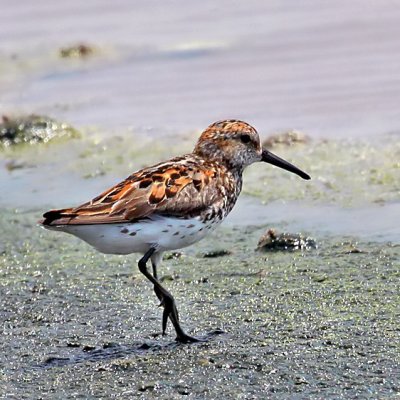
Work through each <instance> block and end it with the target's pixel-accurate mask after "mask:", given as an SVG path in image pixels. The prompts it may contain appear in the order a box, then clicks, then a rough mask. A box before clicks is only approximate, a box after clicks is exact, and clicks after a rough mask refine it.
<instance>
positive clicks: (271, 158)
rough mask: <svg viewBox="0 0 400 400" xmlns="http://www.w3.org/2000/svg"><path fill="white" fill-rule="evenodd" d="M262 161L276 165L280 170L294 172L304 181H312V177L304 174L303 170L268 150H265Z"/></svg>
mask: <svg viewBox="0 0 400 400" xmlns="http://www.w3.org/2000/svg"><path fill="white" fill-rule="evenodd" d="M261 161H264V162H267V163H269V164H272V165H275V166H277V167H279V168H283V169H286V171H290V172H293V173H294V174H297V175H299V176H301V177H302V178H303V179H307V180H308V179H311V176H310V175H308V174H306V173H305V172H303V171H302V170H301V169H299V168H297V167H295V166H294V165H293V164H290V163H289V162H287V161H285V160H284V159H282V158H280V157H278V156H276V155H275V154H273V153H271V152H270V151H268V150H265V149H263V152H262V157H261Z"/></svg>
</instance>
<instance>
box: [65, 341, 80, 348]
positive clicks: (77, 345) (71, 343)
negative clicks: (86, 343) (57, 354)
mask: <svg viewBox="0 0 400 400" xmlns="http://www.w3.org/2000/svg"><path fill="white" fill-rule="evenodd" d="M67 347H81V344H80V343H79V342H67Z"/></svg>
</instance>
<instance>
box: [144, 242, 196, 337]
mask: <svg viewBox="0 0 400 400" xmlns="http://www.w3.org/2000/svg"><path fill="white" fill-rule="evenodd" d="M154 253H155V249H154V248H151V249H149V250H148V251H147V252H146V254H145V255H144V256H143V257H142V258H141V259H140V260H139V264H138V265H139V270H140V272H141V273H142V274H143V275H144V276H145V277H146V278H147V279H148V280H149V281H150V282H151V283H153V285H154V291H155V293H156V295H157V297H158V298H159V299H160V301H161V305H162V306H163V307H164V312H163V320H162V326H163V334H165V329H166V327H167V321H168V318H169V319H170V320H171V322H172V324H173V325H174V328H175V331H176V340H177V341H178V342H183V343H188V342H197V341H198V339H196V338H194V337H191V336H189V335H187V334H186V333H185V332H184V331H183V329H182V328H181V325H180V323H179V316H178V310H177V308H176V305H175V300H174V298H173V296H172V294H171V293H170V292H168V290H167V289H165V288H164V287H163V286H162V285H161V283H160V282H159V281H158V280H157V278H156V277H157V266H156V265H155V264H154V263H153V273H154V275H155V276H153V275H151V274H150V272H149V271H148V269H147V265H146V264H147V261H148V260H149V258H150V257H151V256H152V255H153V254H154Z"/></svg>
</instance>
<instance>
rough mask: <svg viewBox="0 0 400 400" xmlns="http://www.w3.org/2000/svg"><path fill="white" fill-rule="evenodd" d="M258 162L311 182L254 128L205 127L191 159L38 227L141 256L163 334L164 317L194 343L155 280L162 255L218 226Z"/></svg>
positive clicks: (54, 213) (142, 175)
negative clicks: (272, 149) (149, 265)
mask: <svg viewBox="0 0 400 400" xmlns="http://www.w3.org/2000/svg"><path fill="white" fill-rule="evenodd" d="M258 161H264V162H267V163H270V164H273V165H275V166H278V167H280V168H283V169H285V170H288V171H290V172H293V173H295V174H297V175H299V176H300V177H302V178H303V179H310V176H309V175H307V174H306V173H305V172H303V171H301V170H300V169H298V168H297V167H295V166H294V165H292V164H290V163H288V162H287V161H285V160H283V159H281V158H279V157H278V156H276V155H274V154H272V153H271V152H269V151H268V150H265V149H263V148H262V146H261V143H260V139H259V136H258V133H257V131H256V130H255V129H254V128H253V127H252V126H250V125H249V124H247V123H245V122H242V121H238V120H225V121H220V122H216V123H214V124H212V125H210V126H209V127H208V128H207V129H206V130H205V131H204V132H203V133H202V134H201V136H200V139H199V140H198V142H197V144H196V146H195V148H194V150H193V152H192V153H190V154H186V155H184V156H181V157H176V158H173V159H171V160H169V161H166V162H162V163H160V164H157V165H155V166H153V167H148V168H144V169H142V170H140V171H137V172H135V173H133V174H132V175H130V176H129V177H128V178H126V179H125V180H124V181H122V182H121V183H119V184H117V185H116V186H113V187H112V188H111V189H108V190H106V191H105V192H103V193H102V194H100V195H99V196H97V197H96V198H94V199H93V200H91V201H89V202H87V203H84V204H82V205H80V206H78V207H72V208H66V209H61V210H51V211H48V212H46V213H45V214H44V215H43V217H44V219H43V220H42V221H41V224H42V225H43V226H44V227H45V228H46V229H51V230H56V231H63V232H67V233H70V234H72V235H75V236H77V237H79V238H80V239H82V240H84V241H85V242H87V243H89V244H90V245H91V246H93V247H94V248H96V249H97V250H98V251H100V252H102V253H107V254H130V253H141V254H143V257H142V258H141V259H140V260H139V263H138V265H139V270H140V272H141V273H142V274H143V275H144V276H145V277H146V278H147V279H148V280H149V281H150V282H151V283H152V284H153V285H154V291H155V294H156V295H157V297H158V298H159V300H160V302H161V305H162V306H163V308H164V310H163V316H162V331H163V334H165V331H166V327H167V321H168V318H169V319H170V320H171V322H172V324H173V326H174V328H175V331H176V335H177V337H176V340H177V341H179V342H193V341H197V340H198V339H196V338H194V337H191V336H189V335H187V334H186V333H185V332H184V330H183V329H182V327H181V325H180V323H179V316H178V310H177V308H176V304H175V300H174V298H173V296H172V295H171V293H170V292H169V291H168V290H166V289H165V288H164V286H163V285H161V283H160V281H159V280H158V274H157V268H158V267H159V265H160V263H161V260H162V254H163V252H164V251H167V250H176V249H180V248H182V247H186V246H190V245H191V244H193V243H195V242H198V241H199V240H201V239H203V238H204V237H205V236H206V235H207V234H208V233H209V232H212V231H213V230H214V229H215V228H216V227H217V226H218V225H219V224H220V223H221V222H222V221H223V220H224V218H225V217H226V216H227V215H228V214H229V212H230V211H231V210H232V208H233V206H234V205H235V203H236V200H237V198H238V196H239V194H240V191H241V189H242V173H243V170H244V169H245V168H246V167H247V166H248V165H250V164H253V163H254V162H258ZM149 259H150V260H151V263H152V267H153V268H152V273H151V272H150V271H149V270H148V268H147V262H148V260H149Z"/></svg>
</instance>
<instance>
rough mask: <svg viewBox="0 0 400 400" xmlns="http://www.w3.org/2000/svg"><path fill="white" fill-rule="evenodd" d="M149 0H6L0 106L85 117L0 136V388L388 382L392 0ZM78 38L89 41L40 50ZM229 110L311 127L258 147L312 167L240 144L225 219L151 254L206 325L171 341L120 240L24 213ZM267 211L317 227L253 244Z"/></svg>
mask: <svg viewBox="0 0 400 400" xmlns="http://www.w3.org/2000/svg"><path fill="white" fill-rule="evenodd" d="M150 8H151V7H150V6H149V5H147V4H146V5H145V4H144V3H143V4H141V5H140V4H137V5H135V7H134V8H133V7H132V6H131V3H130V2H127V1H118V2H117V3H113V4H112V5H111V4H110V3H109V2H106V1H93V2H89V3H85V4H83V3H80V2H77V1H72V2H68V3H65V4H56V3H54V4H53V3H51V2H48V1H42V2H36V3H34V4H33V3H30V2H20V3H18V4H9V5H6V6H4V7H3V8H2V13H1V14H0V38H1V40H0V85H1V87H2V90H1V91H0V113H1V114H16V113H32V112H36V113H39V114H48V115H50V116H51V117H53V118H57V119H59V120H61V121H66V122H68V123H70V124H72V125H73V126H74V127H75V128H77V129H78V130H79V131H80V132H81V137H80V138H78V139H72V140H62V141H55V142H50V143H47V144H40V145H36V146H19V147H17V148H6V149H4V148H3V149H0V187H1V189H2V190H1V191H0V321H1V326H2V330H1V340H0V398H4V399H25V398H26V399H32V398H85V399H86V398H127V399H129V398H134V397H139V398H161V399H170V398H180V397H182V396H189V397H191V398H196V399H204V398H205V399H214V398H217V397H221V396H222V397H223V398H227V399H230V398H232V399H237V398H246V399H247V398H260V399H262V398H277V399H281V398H296V399H303V398H304V399H320V398H324V399H325V398H335V399H336V398H363V399H364V398H371V399H372V398H373V399H375V398H394V397H395V396H398V394H399V392H400V387H399V381H398V377H399V376H400V359H399V354H400V352H399V344H398V343H399V328H398V321H399V317H400V298H399V289H400V288H399V272H398V271H399V266H400V257H399V256H400V247H399V242H400V240H399V239H400V227H399V224H398V218H397V216H398V215H399V213H400V210H399V204H400V201H399V200H400V195H399V193H400V186H399V185H400V168H399V162H398V160H399V159H400V147H399V145H400V142H399V132H400V130H399V111H398V104H399V102H400V94H399V93H400V90H399V89H400V87H399V82H400V56H399V54H400V53H399V52H398V48H399V45H400V39H399V38H400V35H399V33H400V24H399V21H400V11H399V9H398V7H396V4H395V2H392V1H382V2H379V3H371V2H369V3H366V2H362V1H353V2H351V3H349V2H344V1H335V2H325V3H320V4H319V6H318V7H316V6H315V3H314V2H308V1H305V2H301V3H298V2H294V1H289V2H287V3H285V4H283V3H281V2H268V3H264V2H260V1H254V2H247V3H246V4H244V3H243V5H240V4H239V5H236V6H235V7H232V5H231V3H229V4H228V2H220V3H219V4H218V6H216V5H215V3H214V2H205V3H203V4H202V6H201V8H199V9H198V10H195V9H194V8H193V7H192V6H190V7H188V6H187V5H186V4H183V3H182V2H174V3H171V4H169V6H168V8H165V7H164V6H161V3H159V4H158V5H157V4H154V6H153V7H152V8H151V9H150ZM150 15H151V18H150V17H149V16H150ZM150 20H151V23H149V21H150ZM61 21H62V22H61ZM81 41H84V42H87V43H89V44H93V45H94V46H95V48H96V51H97V53H95V54H94V55H93V57H89V58H88V59H86V60H80V59H61V58H60V57H59V56H58V51H59V49H60V48H61V47H63V46H68V45H70V44H74V43H77V42H81ZM229 117H235V118H242V119H244V120H246V121H248V122H250V123H252V124H254V125H255V126H256V127H257V128H258V129H259V131H260V134H261V136H262V137H263V138H265V137H266V136H267V135H268V134H269V133H272V132H276V131H278V132H281V131H285V130H287V129H292V128H295V129H298V130H302V131H304V132H305V133H306V134H307V135H309V136H310V137H311V142H310V143H309V144H304V145H297V146H293V147H289V148H286V147H282V146H281V147H277V148H276V149H274V152H276V153H277V154H279V155H281V156H282V157H284V158H287V159H288V160H290V161H292V162H294V163H296V164H298V165H299V166H300V167H301V168H303V169H304V170H305V171H307V172H309V173H310V174H311V176H312V178H313V179H312V180H311V181H309V182H304V181H302V180H300V179H299V178H298V177H296V176H291V175H289V174H287V173H285V172H283V171H280V170H277V169H276V168H272V167H270V166H266V165H261V164H260V165H254V166H252V167H251V168H249V169H248V171H246V174H245V184H244V187H243V195H242V197H241V198H240V200H239V202H238V204H237V206H236V208H235V209H234V211H233V212H232V215H231V216H230V217H229V218H228V219H227V221H226V223H225V224H224V225H223V226H222V227H221V228H220V229H219V230H218V231H217V232H216V233H215V234H214V235H212V236H210V237H208V238H206V239H205V240H204V241H203V242H200V243H198V244H196V245H194V246H192V247H190V248H187V249H184V251H183V255H182V256H180V257H178V258H176V257H174V256H173V255H167V257H166V258H167V259H166V260H165V261H164V264H163V266H162V268H161V271H160V273H161V275H162V276H164V283H165V285H166V286H167V287H168V288H169V289H170V290H171V291H172V293H174V294H175V295H176V299H177V302H178V306H179V310H180V312H181V317H182V322H183V325H184V326H185V327H186V329H187V330H188V332H189V333H191V334H194V335H197V336H199V337H202V338H206V339H208V341H207V342H205V343H199V344H195V345H178V344H176V343H175V342H174V336H173V334H172V331H171V328H170V329H169V334H168V336H166V337H161V336H159V333H160V330H161V310H160V309H159V308H157V301H156V298H155V295H154V293H153V291H152V289H151V287H150V285H149V284H148V282H147V281H145V280H144V279H143V278H142V276H141V275H140V273H139V272H138V270H137V266H136V262H137V259H138V255H132V256H129V257H117V256H104V255H101V254H98V253H96V252H95V251H94V250H92V249H90V248H89V247H88V246H87V245H85V244H84V243H82V242H79V241H78V240H77V239H75V238H73V237H70V236H68V235H62V234H56V233H54V232H47V231H44V230H42V229H40V228H39V227H37V226H36V221H37V220H38V219H39V218H40V216H41V214H42V212H43V211H45V210H47V209H49V208H52V207H63V206H70V205H74V204H79V203H81V202H83V201H86V200H87V199H89V198H91V197H93V196H95V195H97V194H98V193H99V192H101V191H103V190H104V189H105V188H106V187H109V186H111V185H113V184H115V183H116V182H118V181H119V180H121V179H122V178H124V177H126V176H127V175H129V174H130V173H131V172H132V171H134V170H136V169H138V168H140V167H143V166H145V165H149V164H153V163H156V162H158V161H161V160H164V159H167V158H168V157H170V156H172V155H176V154H181V153H185V152H188V151H190V150H191V149H192V147H193V144H194V142H195V140H196V139H197V137H198V134H199V132H200V130H201V129H203V128H204V127H205V126H207V125H208V124H209V123H210V122H212V121H213V120H216V119H220V118H229ZM270 228H276V229H278V230H279V231H288V232H292V233H294V232H302V233H304V234H307V235H310V236H312V237H313V238H315V239H316V240H317V243H318V249H316V250H311V251H303V252H275V253H262V252H256V251H255V248H256V245H257V242H258V239H259V237H260V235H261V234H262V233H263V232H264V231H265V230H266V229H270ZM220 250H224V252H225V253H226V255H224V256H221V257H216V258H205V257H204V255H205V254H206V253H212V252H217V253H218V251H220ZM224 252H223V253H224Z"/></svg>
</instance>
